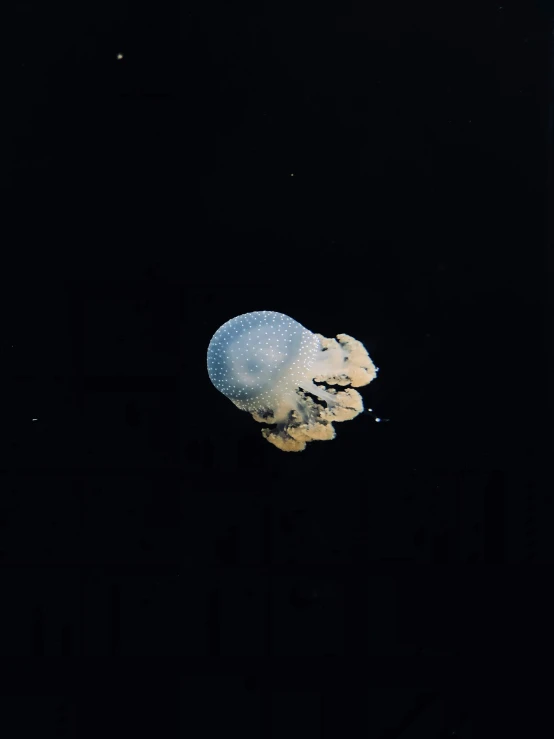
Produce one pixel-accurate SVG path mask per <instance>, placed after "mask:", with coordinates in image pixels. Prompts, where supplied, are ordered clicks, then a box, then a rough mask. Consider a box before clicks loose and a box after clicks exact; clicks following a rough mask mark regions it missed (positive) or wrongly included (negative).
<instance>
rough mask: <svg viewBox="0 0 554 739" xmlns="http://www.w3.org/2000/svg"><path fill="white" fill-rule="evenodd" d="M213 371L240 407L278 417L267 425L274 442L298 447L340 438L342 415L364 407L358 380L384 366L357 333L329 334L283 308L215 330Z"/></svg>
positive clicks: (261, 417)
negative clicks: (338, 428)
mask: <svg viewBox="0 0 554 739" xmlns="http://www.w3.org/2000/svg"><path fill="white" fill-rule="evenodd" d="M208 374H209V376H210V380H211V381H212V383H213V384H214V385H215V387H216V388H217V389H218V390H219V391H220V392H221V393H223V395H226V396H227V397H228V398H229V399H230V400H231V401H232V402H233V403H234V404H235V405H236V406H237V407H238V408H240V409H241V410H244V411H248V412H249V413H251V414H252V416H253V417H254V419H255V420H256V421H259V422H261V423H267V424H271V425H272V428H264V429H263V430H262V434H263V435H264V437H265V438H266V439H267V440H268V441H269V442H271V443H272V444H275V446H276V447H278V448H279V449H282V450H283V451H288V452H299V451H302V450H303V449H304V448H305V446H306V443H307V442H308V441H315V440H320V441H324V440H327V439H333V438H334V437H335V429H334V428H333V423H334V422H335V421H349V420H350V419H352V418H354V417H355V416H357V415H358V413H361V411H363V408H364V406H363V401H362V397H361V395H360V394H359V393H358V392H357V391H356V390H354V388H355V387H360V386H362V385H367V384H368V383H370V382H371V381H372V380H373V379H374V378H375V376H376V374H377V368H376V367H375V365H374V364H373V362H372V361H371V359H370V357H369V355H368V353H367V351H366V349H365V347H364V345H363V344H362V343H361V342H360V341H356V339H353V338H352V337H351V336H347V335H346V334H338V336H337V338H336V339H326V338H325V337H324V336H321V334H313V333H312V332H311V331H308V329H306V328H304V326H302V325H301V324H300V323H298V322H297V321H295V320H293V319H292V318H289V317H288V316H286V315H284V314H283V313H276V312H274V311H266V310H262V311H255V312H253V313H244V314H243V315H240V316H237V317H236V318H232V319H231V320H230V321H227V323H224V324H223V326H221V327H220V328H219V329H218V330H217V331H216V332H215V334H214V335H213V337H212V340H211V341H210V345H209V347H208ZM316 383H324V384H316ZM328 385H338V386H341V389H340V390H338V389H336V388H332V387H327V386H328ZM345 386H348V387H345ZM311 395H313V396H315V397H316V398H319V400H320V401H324V402H325V405H324V404H322V403H320V402H316V400H314V399H313V398H312V397H310V396H311Z"/></svg>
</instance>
